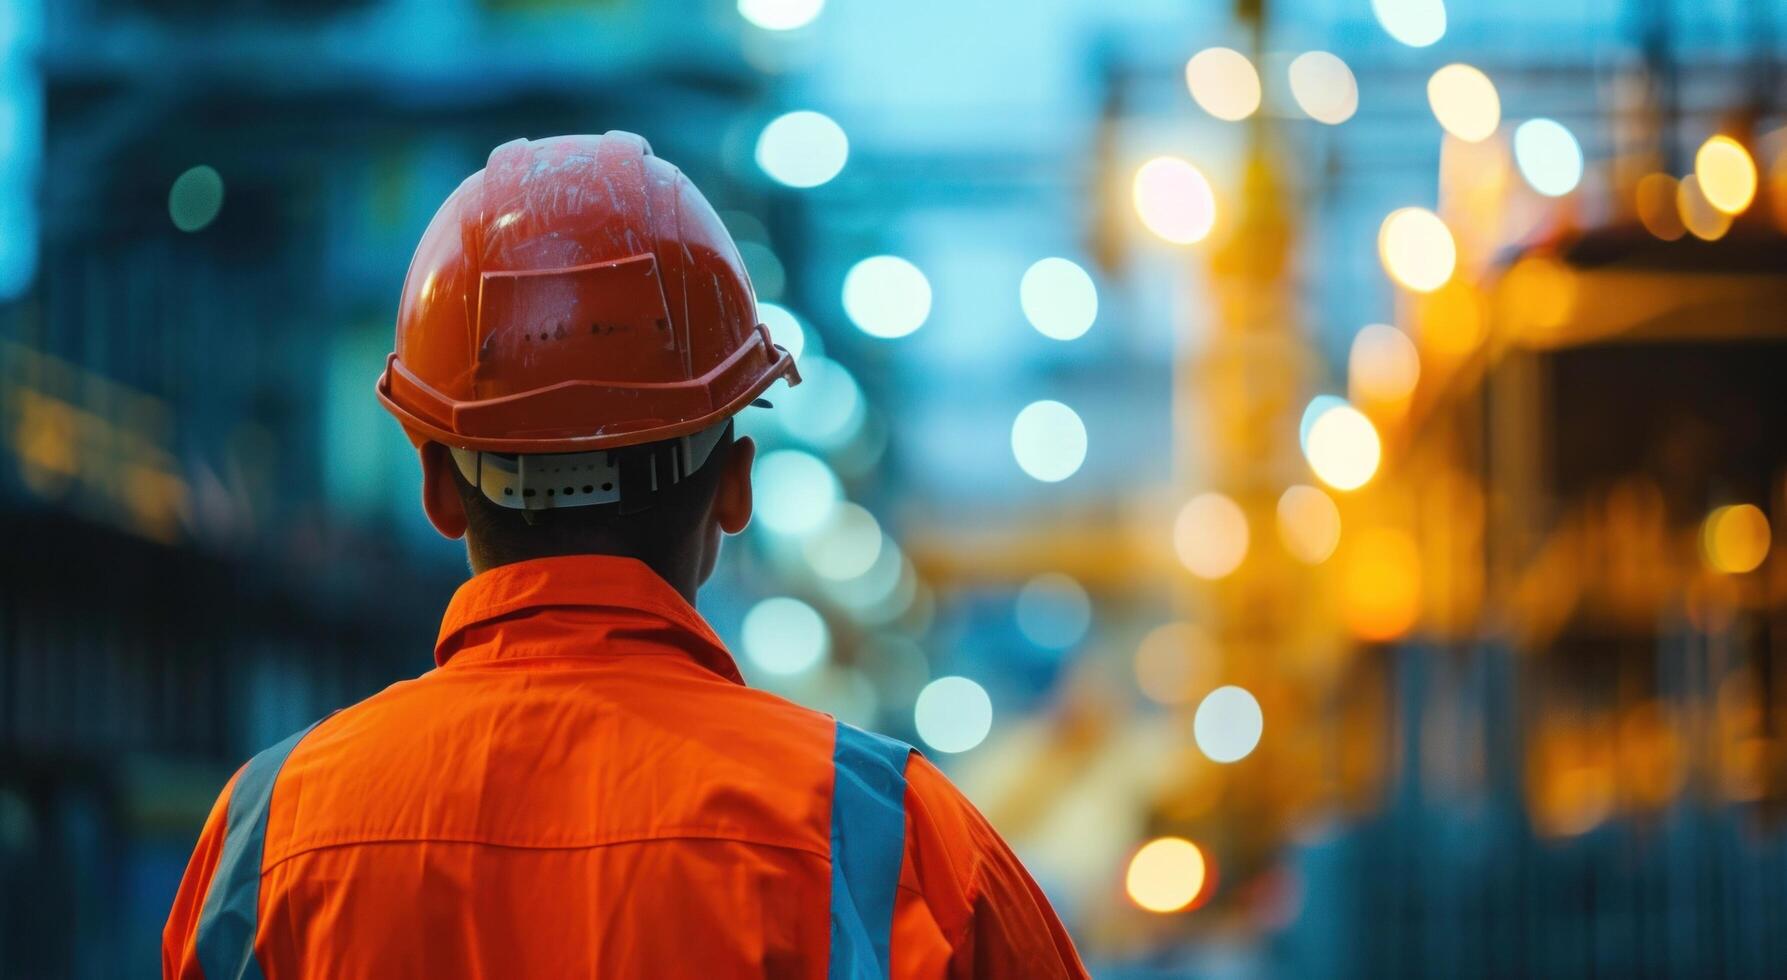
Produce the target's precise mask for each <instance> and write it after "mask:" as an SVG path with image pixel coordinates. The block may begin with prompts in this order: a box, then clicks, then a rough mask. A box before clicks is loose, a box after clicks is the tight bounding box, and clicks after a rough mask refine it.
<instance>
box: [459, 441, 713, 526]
mask: <svg viewBox="0 0 1787 980" xmlns="http://www.w3.org/2000/svg"><path fill="white" fill-rule="evenodd" d="M727 421H730V420H725V421H721V422H719V423H718V424H716V425H711V426H708V427H707V428H705V429H702V430H701V431H699V432H692V433H690V434H688V435H686V436H678V437H677V438H675V439H665V440H663V441H661V442H653V443H647V444H645V445H641V446H623V447H621V448H619V449H597V450H595V451H593V452H587V453H540V454H533V455H529V454H520V455H517V454H515V453H492V452H483V451H480V450H477V449H459V448H457V447H449V449H450V451H451V452H452V453H453V461H454V462H455V463H457V464H458V466H459V473H460V475H462V476H464V477H465V482H467V483H470V484H471V485H472V486H474V487H477V488H478V492H480V493H482V494H483V495H484V496H485V497H486V498H488V499H489V500H490V502H491V503H494V504H496V505H497V506H499V507H507V508H509V509H510V510H551V509H553V508H556V507H593V506H596V505H598V504H617V503H621V502H623V500H624V501H626V502H627V503H629V504H630V505H633V506H636V507H638V509H641V510H643V509H644V508H646V507H649V506H650V505H651V498H652V497H653V496H654V495H655V494H656V493H657V492H658V491H659V490H664V489H668V488H670V487H672V486H674V485H676V484H677V483H679V482H681V481H683V480H685V479H687V478H688V477H689V476H690V474H692V473H694V472H695V471H696V470H698V469H700V468H701V467H702V464H704V463H706V462H707V459H708V457H709V456H711V455H713V451H714V447H715V446H717V445H719V444H720V437H721V436H723V435H725V434H726V425H727Z"/></svg>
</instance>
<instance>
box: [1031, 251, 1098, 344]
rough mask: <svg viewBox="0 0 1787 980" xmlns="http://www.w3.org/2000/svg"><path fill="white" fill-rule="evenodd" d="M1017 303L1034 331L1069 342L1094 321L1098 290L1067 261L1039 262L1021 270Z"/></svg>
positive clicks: (1089, 327)
mask: <svg viewBox="0 0 1787 980" xmlns="http://www.w3.org/2000/svg"><path fill="white" fill-rule="evenodd" d="M1018 303H1019V305H1021V306H1022V307H1023V309H1024V318H1025V319H1026V320H1029V321H1030V325H1031V326H1033V327H1035V328H1036V332H1037V333H1040V334H1042V335H1043V336H1044V337H1049V338H1052V339H1054V340H1073V339H1075V338H1076V337H1079V336H1081V335H1083V334H1085V332H1086V331H1087V330H1090V329H1091V328H1092V321H1094V320H1096V319H1098V287H1097V286H1096V285H1094V284H1093V282H1092V277H1091V276H1090V275H1088V274H1087V273H1086V270H1085V269H1082V268H1080V266H1079V265H1078V264H1077V263H1075V262H1072V261H1070V260H1068V259H1063V258H1046V259H1039V260H1038V261H1037V262H1036V264H1034V265H1032V266H1031V267H1030V268H1029V269H1027V270H1025V272H1024V278H1023V280H1022V281H1020V282H1019V283H1018Z"/></svg>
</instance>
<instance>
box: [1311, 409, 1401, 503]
mask: <svg viewBox="0 0 1787 980" xmlns="http://www.w3.org/2000/svg"><path fill="white" fill-rule="evenodd" d="M1307 442H1308V445H1307V446H1306V447H1305V449H1304V452H1305V455H1306V456H1307V457H1308V458H1309V468H1310V469H1312V470H1314V471H1315V475H1316V476H1317V477H1320V478H1321V481H1322V482H1323V483H1326V484H1327V485H1329V486H1331V487H1333V488H1334V489H1336V490H1357V489H1358V488H1360V487H1362V486H1364V485H1365V484H1366V483H1367V482H1368V481H1369V480H1370V479H1371V478H1372V476H1373V475H1374V474H1376V473H1377V466H1378V461H1379V460H1380V459H1381V458H1382V456H1383V444H1382V443H1381V442H1380V441H1379V440H1378V435H1377V428H1376V427H1375V426H1373V425H1372V424H1371V420H1370V419H1368V418H1366V417H1365V414H1364V413H1363V412H1361V411H1359V410H1358V409H1356V408H1354V407H1352V406H1351V405H1345V404H1342V405H1336V406H1335V407H1333V408H1330V409H1328V410H1327V411H1326V412H1323V413H1322V414H1321V416H1320V417H1319V418H1317V419H1316V420H1315V422H1314V423H1312V424H1311V425H1310V427H1309V439H1308V440H1307Z"/></svg>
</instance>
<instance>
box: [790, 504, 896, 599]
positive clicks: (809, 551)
mask: <svg viewBox="0 0 1787 980" xmlns="http://www.w3.org/2000/svg"><path fill="white" fill-rule="evenodd" d="M882 538H883V535H882V533H881V524H880V522H878V521H876V520H875V515H874V514H871V513H869V512H868V510H867V509H866V508H864V507H862V506H861V505H859V504H854V503H850V502H848V501H846V502H845V503H843V504H842V505H840V506H839V507H838V508H837V509H836V510H835V511H834V512H833V514H832V519H831V520H830V521H829V522H828V523H827V524H826V526H825V527H824V528H823V529H822V530H821V531H820V532H819V533H818V534H815V535H813V536H812V537H809V538H807V539H806V540H805V541H804V542H802V544H801V553H802V554H803V555H805V556H806V559H807V564H808V565H810V566H812V568H813V571H814V573H815V574H817V575H818V576H819V577H820V578H824V579H830V580H832V581H834V582H847V581H849V580H851V579H854V578H858V577H861V576H863V575H866V574H867V573H868V571H869V569H871V568H873V567H875V560H876V559H877V558H879V557H881V542H882Z"/></svg>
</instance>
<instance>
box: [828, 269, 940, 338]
mask: <svg viewBox="0 0 1787 980" xmlns="http://www.w3.org/2000/svg"><path fill="white" fill-rule="evenodd" d="M844 312H845V313H846V314H848V315H849V317H850V322H852V323H854V324H856V326H857V329H859V330H861V331H862V332H863V333H866V334H868V335H869V336H871V337H881V338H884V339H892V338H895V337H904V336H906V335H907V334H909V333H911V332H912V331H914V330H917V329H918V328H919V327H921V326H924V322H925V318H927V317H929V316H930V315H931V283H930V281H929V280H927V279H926V278H925V274H924V273H923V272H921V271H919V268H918V266H915V265H913V264H912V263H910V262H908V261H906V260H905V259H902V258H900V257H899V256H897V255H876V256H872V257H870V258H866V259H863V260H862V261H861V262H858V263H856V265H854V266H851V268H850V271H849V272H848V273H847V274H845V276H844Z"/></svg>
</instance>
